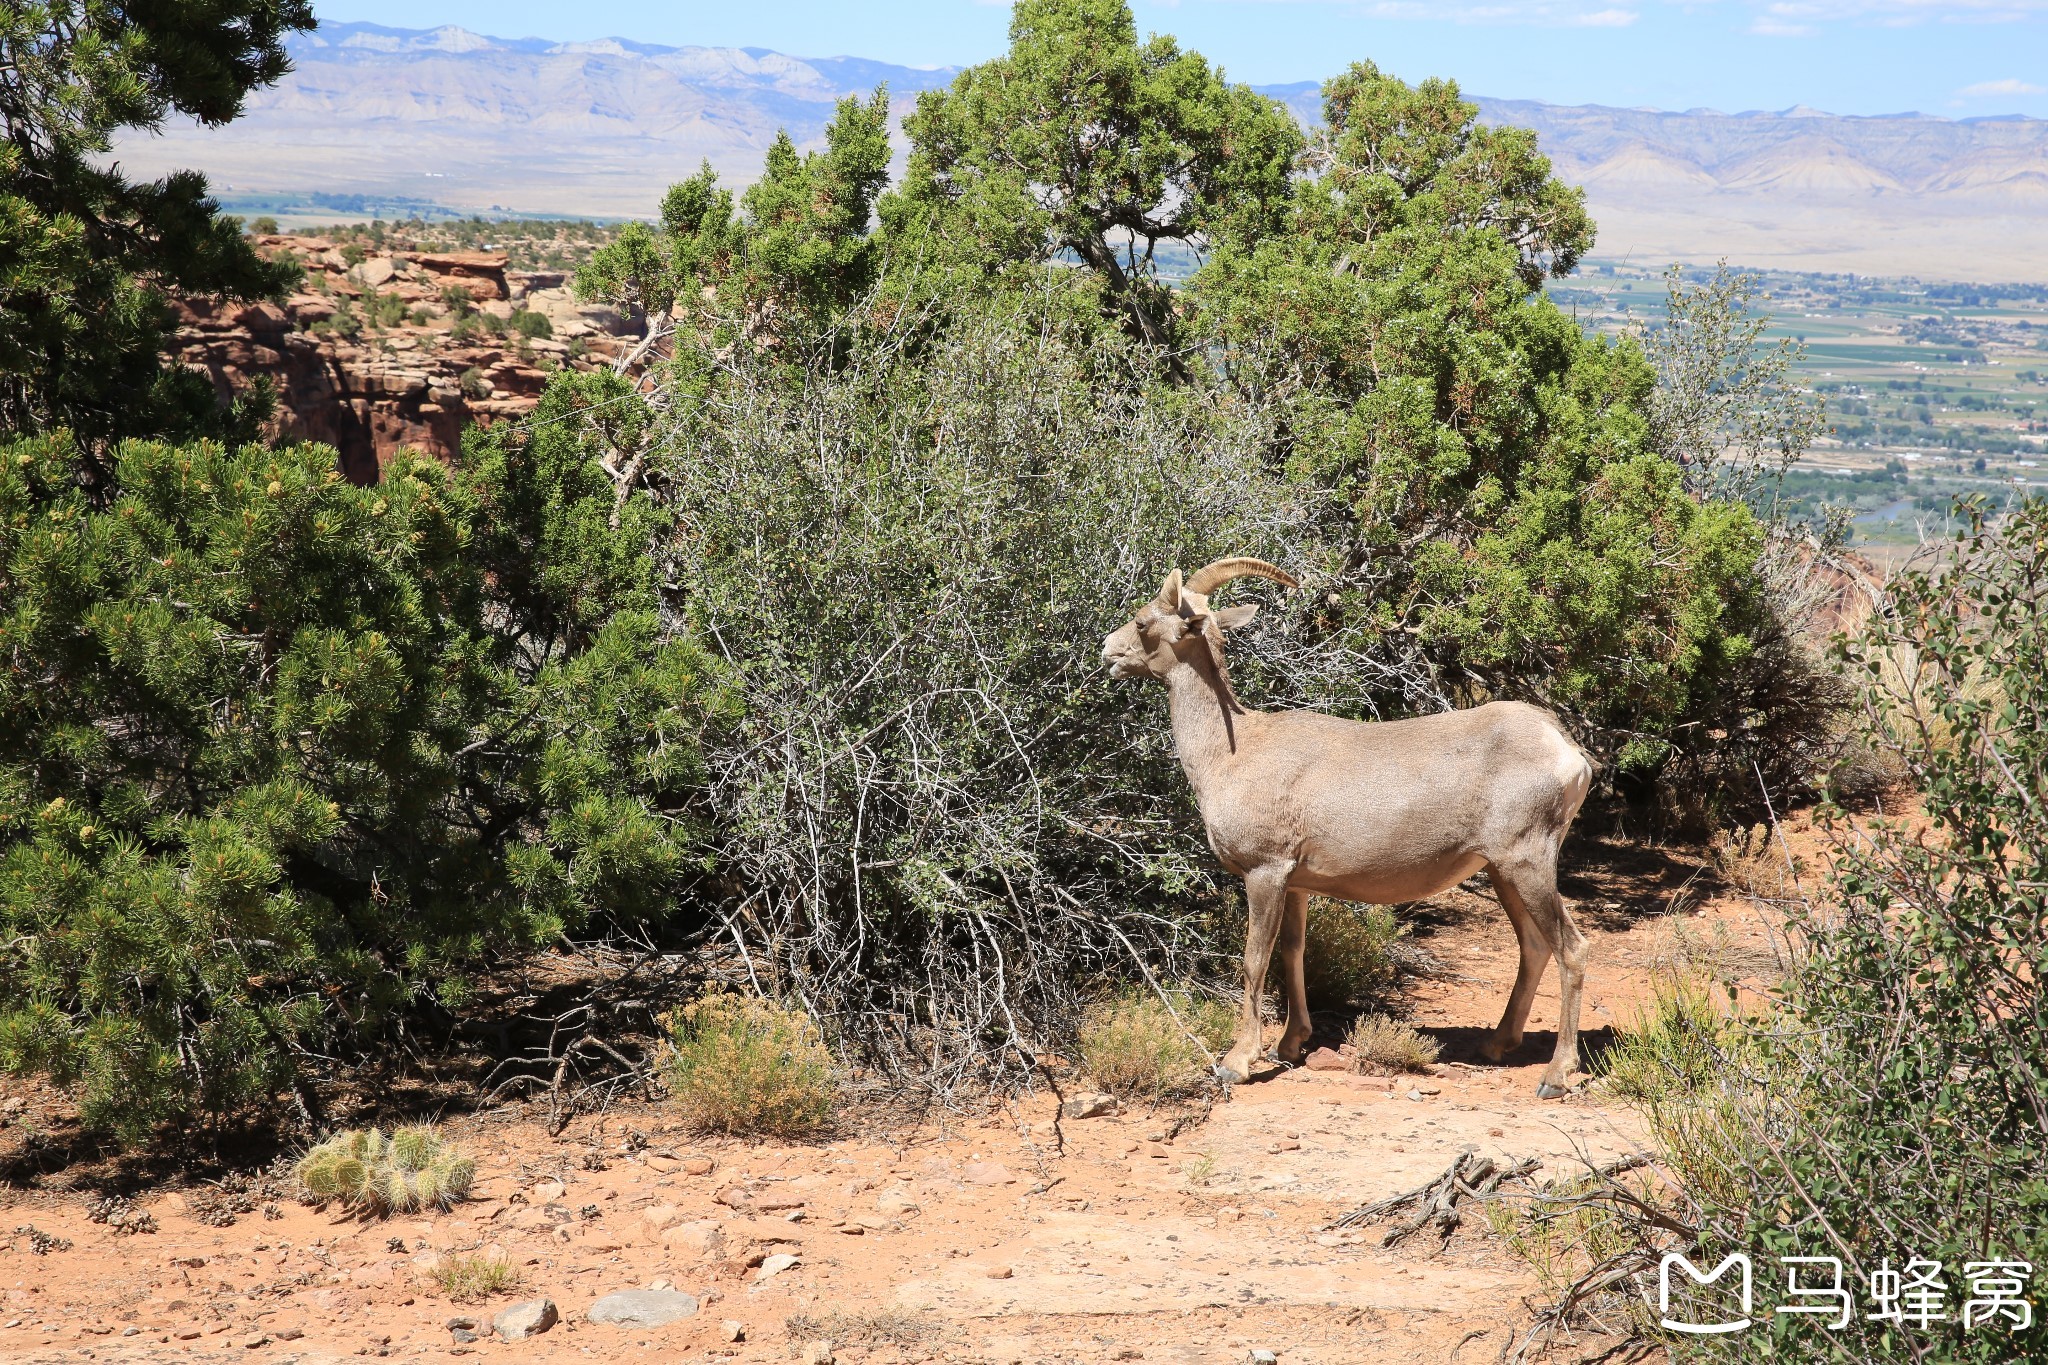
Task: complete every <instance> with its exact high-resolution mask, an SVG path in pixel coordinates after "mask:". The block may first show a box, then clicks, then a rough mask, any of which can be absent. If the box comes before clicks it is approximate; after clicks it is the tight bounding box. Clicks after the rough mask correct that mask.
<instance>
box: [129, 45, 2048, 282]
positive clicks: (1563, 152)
mask: <svg viewBox="0 0 2048 1365" xmlns="http://www.w3.org/2000/svg"><path fill="white" fill-rule="evenodd" d="M291 48H292V53H293V59H294V61H295V62H296V64H297V70H296V71H295V72H294V73H293V74H292V75H291V76H290V77H288V78H287V79H286V81H285V82H284V83H283V84H282V85H281V86H280V87H279V88H277V89H275V90H271V91H267V92H264V93H263V94H262V95H260V96H258V97H257V98H256V99H254V100H252V101H251V104H250V109H249V112H248V114H247V115H246V116H245V117H244V118H242V119H240V120H238V121H237V122H235V123H232V124H230V125H228V126H227V127H225V128H222V129H218V130H211V131H209V130H202V129H199V128H196V127H193V126H190V125H185V126H174V127H170V128H167V129H166V130H165V131H164V133H163V134H162V135H161V136H156V137H136V138H133V139H131V140H128V141H126V142H124V143H123V144H122V145H121V146H120V147H119V148H118V149H117V154H118V155H119V156H120V157H121V159H122V160H123V161H124V162H125V163H126V164H127V165H128V167H129V169H130V170H131V171H133V172H137V173H147V174H161V173H162V172H164V171H167V170H171V169H174V168H179V167H185V166H196V167H198V168H200V169H203V170H206V171H208V172H209V173H210V174H211V175H212V177H213V179H214V182H215V184H216V185H224V184H232V185H233V186H235V191H234V194H233V195H232V196H229V197H228V199H229V202H230V206H231V207H234V208H235V210H236V211H238V212H268V213H274V214H276V215H277V216H279V217H280V218H283V219H285V220H286V221H288V222H291V221H296V222H308V221H330V222H331V221H334V219H335V215H334V214H332V213H326V212H325V211H324V210H323V209H320V208H317V207H309V208H308V209H307V211H305V212H300V211H298V210H296V209H292V208H289V207H286V205H289V204H293V203H307V204H309V203H310V196H313V195H319V196H322V197H324V198H325V199H326V200H327V201H328V202H330V203H332V202H339V201H350V200H353V201H354V202H358V203H363V204H383V203H394V202H399V201H403V200H406V199H412V198H416V197H417V196H419V195H420V193H421V186H422V184H423V181H424V180H425V179H427V178H432V179H433V190H432V193H433V196H434V207H433V209H432V210H431V211H436V212H485V211H488V210H489V208H490V206H492V205H498V204H503V205H507V206H509V207H511V208H514V209H516V210H518V211H519V212H522V213H529V214H560V215H570V216H577V217H598V218H622V217H644V216H646V215H648V214H651V213H652V212H653V210H654V207H655V205H656V204H657V203H658V202H659V201H660V198H661V193H662V191H663V190H664V189H665V188H666V187H667V186H668V185H669V184H671V183H672V182H674V181H676V180H679V179H681V178H683V177H684V176H687V175H689V174H690V173H691V172H693V171H694V170H696V168H697V166H698V164H699V163H700V162H702V161H709V162H710V163H711V165H712V167H713V168H714V169H716V170H717V171H718V173H719V174H720V176H721V177H722V178H724V179H725V180H726V181H727V182H728V183H733V184H744V183H747V182H749V181H751V180H752V179H753V177H754V176H756V175H757V174H759V171H760V166H761V159H762V157H763V155H764V154H765V153H766V151H767V149H768V147H769V146H770V144H771V143H772V142H773V141H774V138H775V136H776V133H777V131H778V130H779V129H787V130H788V131H789V134H790V136H791V137H793V138H794V139H796V141H797V142H798V144H799V145H816V144H817V142H818V140H819V139H820V138H821V136H822V134H823V132H824V128H825V124H826V122H827V121H828V120H829V119H830V118H831V116H832V112H833V107H834V105H835V103H836V102H837V101H838V100H839V99H841V98H843V97H845V96H846V95H849V94H865V93H867V92H868V91H869V90H871V89H873V88H874V86H875V85H877V84H879V83H881V82H885V81H886V82H887V83H888V86H889V91H890V94H891V97H892V99H893V100H894V102H895V104H896V109H897V113H898V115H899V116H900V115H901V114H902V113H904V112H907V111H908V109H909V107H910V105H911V103H912V102H913V101H914V100H915V99H916V96H917V95H918V93H919V92H921V91H924V90H929V89H933V88H936V87H939V86H943V85H945V84H947V83H948V82H950V81H951V80H952V78H953V76H954V74H955V70H956V69H955V68H950V67H946V68H934V69H924V68H915V67H905V66H893V65H890V64H888V63H886V62H876V61H869V60H865V59H862V58H857V57H829V58H801V57H793V56H789V55H787V54H784V53H780V52H774V51H770V50H768V49H765V48H714V47H666V46H661V45H659V44H653V43H640V42H635V41H632V40H630V39H626V38H606V39H601V40H598V41H594V42H582V43H562V42H555V41H552V40H549V39H544V38H494V37H488V36H486V35H483V34H478V33H472V32H470V31H469V30H467V29H462V28H457V27H453V26H444V27H441V28H434V29H397V28H386V27H383V26H380V25H375V24H327V25H323V26H322V28H321V29H320V30H319V31H318V32H316V33H312V34H308V35H303V36H301V37H298V38H295V39H293V40H292V42H291ZM1405 74H1408V75H1410V76H1421V75H1426V74H1428V73H1426V72H1411V73H1405ZM1260 88H1261V90H1262V91H1263V92H1264V93H1266V94H1268V95H1271V96H1273V97H1274V98H1276V99H1279V100H1281V101H1283V102H1284V103H1286V104H1287V105H1288V107H1289V108H1290V109H1292V110H1293V111H1294V112H1295V114H1296V116H1297V117H1298V118H1301V119H1303V120H1304V121H1313V120H1315V119H1316V118H1317V117H1318V116H1319V114H1320V103H1319V97H1318V93H1317V85H1316V83H1315V82H1312V81H1296V82H1293V83H1290V84H1285V85H1273V86H1264V87H1260ZM1475 103H1476V104H1477V105H1478V106H1479V109H1480V116H1481V118H1482V119H1484V120H1486V121H1487V122H1490V123H1502V124H1507V123H1511V124H1519V125H1522V126H1526V127H1530V128H1533V129H1535V130H1536V132H1537V134H1538V135H1539V137H1540V139H1541V142H1542V146H1543V149H1544V150H1545V152H1546V153H1547V154H1548V155H1549V156H1550V157H1551V158H1552V160H1553V161H1554V162H1555V163H1556V165H1557V168H1558V170H1559V172H1560V173H1561V174H1563V175H1564V176H1566V177H1567V178H1568V179H1571V180H1573V181H1576V182H1578V183H1581V184H1584V185H1585V186H1586V188H1587V193H1588V196H1589V199H1590V202H1591V205H1592V208H1593V212H1594V215H1595V217H1596V218H1597V219H1598V221H1599V223H1600V248H1601V252H1602V254H1603V255H1624V254H1625V255H1630V256H1632V257H1634V258H1636V259H1644V258H1662V259H1667V260H1668V259H1683V260H1696V261H1712V260H1714V259H1717V258H1719V257H1723V256H1725V257H1728V258H1729V259H1733V260H1742V261H1747V262H1750V263H1753V264H1758V265H1774V266H1781V267H1784V268H1788V269H1806V270H1843V271H1857V272H1863V273H1877V274H1883V273H1911V274H1922V275H1936V276H1940V275H1948V276H1953V277H1958V278H1962V277H1968V278H1980V279H1987V280H1989V279H2025V280H2038V279H2048V252H2041V251H2039V250H2038V248H2037V247H2036V245H2035V244H2036V243H2038V241H2039V240H2040V239H2041V234H2042V230H2043V229H2044V228H2048V219H2044V214H2048V120H2042V119H2031V118H2022V117H2012V116H1998V117H1988V118H1974V119H1946V118H1941V117H1938V116H1934V115H1928V114H1922V113H1904V114H1890V115H1884V116H1881V117H1845V116H1840V115H1835V114H1829V113H1826V112H1824V111H1821V110H1818V109H1812V108H1809V107H1807V106H1805V105H1795V106H1793V107H1792V108H1790V109H1783V110H1777V111H1763V110H1754V111H1749V112H1744V113H1739V114H1725V113H1721V112H1718V111H1715V110H1712V109H1691V110H1687V111H1684V112H1682V113H1680V112H1672V111H1665V110H1656V109H1622V108H1610V107H1606V106H1602V105H1577V106H1561V105H1549V104H1542V103H1538V102H1536V101H1532V100H1504V99H1489V98H1484V97H1478V98H1476V99H1475ZM272 203H275V204H277V205H279V206H280V207H277V208H272V207H267V206H266V207H262V208H246V209H245V208H243V207H241V205H243V204H250V205H255V204H264V205H269V204H272ZM323 214H324V216H323ZM1873 214H1875V215H1878V216H1877V217H1875V218H1873V216H1872V215H1873ZM1871 228H1875V229H1879V230H1876V231H1871V230H1866V229H1871Z"/></svg>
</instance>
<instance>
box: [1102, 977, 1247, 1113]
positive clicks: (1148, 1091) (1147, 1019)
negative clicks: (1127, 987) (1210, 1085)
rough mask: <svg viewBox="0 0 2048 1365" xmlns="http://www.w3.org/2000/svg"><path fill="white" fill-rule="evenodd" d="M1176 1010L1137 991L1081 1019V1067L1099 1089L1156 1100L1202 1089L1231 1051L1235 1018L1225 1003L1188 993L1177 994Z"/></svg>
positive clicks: (1104, 1004) (1128, 993)
mask: <svg viewBox="0 0 2048 1365" xmlns="http://www.w3.org/2000/svg"><path fill="white" fill-rule="evenodd" d="M1172 1006H1173V1007H1172V1009H1171V1010H1169V1009H1168V1008H1167V1004H1166V1002H1165V1001H1162V1000H1161V999H1160V998H1159V997H1158V996H1157V995H1155V994H1153V993H1152V992H1150V991H1135V990H1133V991H1128V992H1125V993H1124V994H1121V995H1117V996H1113V997H1111V998H1109V999H1107V1000H1101V1001H1098V1002H1096V1003H1095V1004H1094V1005H1092V1006H1090V1007H1089V1008H1088V1010H1087V1011H1086V1012H1085V1013H1083V1015H1082V1016H1081V1032H1080V1050H1081V1063H1082V1065H1083V1066H1085V1067H1086V1068H1087V1070H1088V1074H1089V1075H1090V1076H1093V1077H1094V1078H1095V1083H1096V1084H1097V1085H1099V1086H1101V1087H1102V1088H1103V1089H1105V1090H1107V1091H1110V1092H1111V1093H1112V1094H1116V1095H1122V1096H1126V1097H1133V1098H1135V1097H1144V1098H1146V1099H1154V1100H1157V1099H1164V1098H1166V1097H1168V1096H1172V1095H1181V1094H1186V1093H1188V1092H1190V1091H1193V1090H1195V1089H1197V1088H1199V1087H1200V1086H1201V1085H1202V1083H1203V1081H1204V1079H1205V1078H1206V1077H1207V1075H1208V1073H1209V1069H1210V1067H1211V1066H1213V1065H1214V1062H1215V1056H1216V1054H1217V1053H1219V1052H1222V1051H1223V1050H1224V1049H1225V1048H1227V1047H1229V1046H1230V1041H1231V1037H1232V1035H1233V1034H1234V1033H1235V1032H1236V1028H1237V1017H1236V1012H1235V1011H1234V1010H1232V1009H1231V1007H1230V1006H1229V1005H1228V1004H1226V1003H1224V1002H1223V1001H1221V1000H1215V999H1210V998H1209V997H1206V996H1196V995H1191V994H1189V993H1187V992H1184V991H1176V992H1174V993H1173V995H1172ZM1176 1015H1178V1016H1179V1017H1178V1018H1176V1017H1175V1016H1176Z"/></svg>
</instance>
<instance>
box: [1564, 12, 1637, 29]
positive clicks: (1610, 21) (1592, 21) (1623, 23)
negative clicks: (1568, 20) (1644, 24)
mask: <svg viewBox="0 0 2048 1365" xmlns="http://www.w3.org/2000/svg"><path fill="white" fill-rule="evenodd" d="M1640 17H1641V16H1640V15H1638V14H1637V13H1636V12H1635V11H1634V10H1632V9H1596V10H1594V11H1593V12H1592V13H1591V14H1582V15H1580V16H1579V17H1578V18H1577V19H1575V20H1573V21H1572V22H1573V23H1575V24H1577V25H1578V26H1579V27H1580V28H1627V27H1628V26H1629V25H1630V24H1633V23H1634V22H1635V21H1636V20H1637V19H1638V18H1640Z"/></svg>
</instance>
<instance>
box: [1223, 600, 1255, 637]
mask: <svg viewBox="0 0 2048 1365" xmlns="http://www.w3.org/2000/svg"><path fill="white" fill-rule="evenodd" d="M1258 614H1259V604H1258V603H1256V602H1248V603H1246V604H1245V605H1244V606H1241V607H1225V608H1224V609H1223V610H1222V611H1219V612H1217V613H1216V624H1217V625H1219V626H1221V627H1223V628H1224V629H1225V630H1242V629H1244V628H1245V627H1246V626H1248V625H1250V624H1251V623H1252V618H1253V617H1254V616H1257V615H1258Z"/></svg>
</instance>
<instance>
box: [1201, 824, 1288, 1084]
mask: <svg viewBox="0 0 2048 1365" xmlns="http://www.w3.org/2000/svg"><path fill="white" fill-rule="evenodd" d="M1293 871H1294V864H1292V863H1287V864H1285V865H1282V866H1279V867H1260V868H1254V869H1252V870H1251V871H1250V872H1247V873H1246V874H1245V878H1244V894H1245V901H1246V908H1247V909H1248V910H1249V912H1250V913H1249V914H1248V915H1247V916H1246V921H1245V933H1244V1008H1243V1010H1242V1011H1241V1012H1240V1013H1239V1015H1238V1019H1237V1040H1236V1041H1235V1042H1234V1043H1232V1044H1231V1047H1230V1051H1229V1052H1227V1053H1225V1054H1224V1057H1223V1060H1222V1061H1221V1062H1220V1063H1218V1064H1217V1067H1216V1079H1217V1080H1219V1081H1222V1082H1223V1083H1224V1084H1225V1085H1236V1084H1238V1083H1239V1082H1240V1081H1243V1080H1244V1079H1245V1078H1246V1077H1247V1076H1249V1075H1251V1074H1252V1060H1253V1059H1254V1058H1256V1057H1257V1056H1258V1055H1259V1046H1260V1043H1261V1042H1262V1041H1263V1038H1262V1036H1261V1032H1262V1031H1261V1026H1260V1020H1259V997H1260V995H1262V994H1263V993H1264V992H1265V989H1266V967H1267V964H1269V963H1270V962H1271V961H1272V960H1273V944H1274V943H1275V941H1277V940H1278V939H1279V937H1280V927H1281V925H1282V923H1283V922H1284V921H1285V918H1286V915H1287V877H1288V874H1289V873H1291V872H1293Z"/></svg>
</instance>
